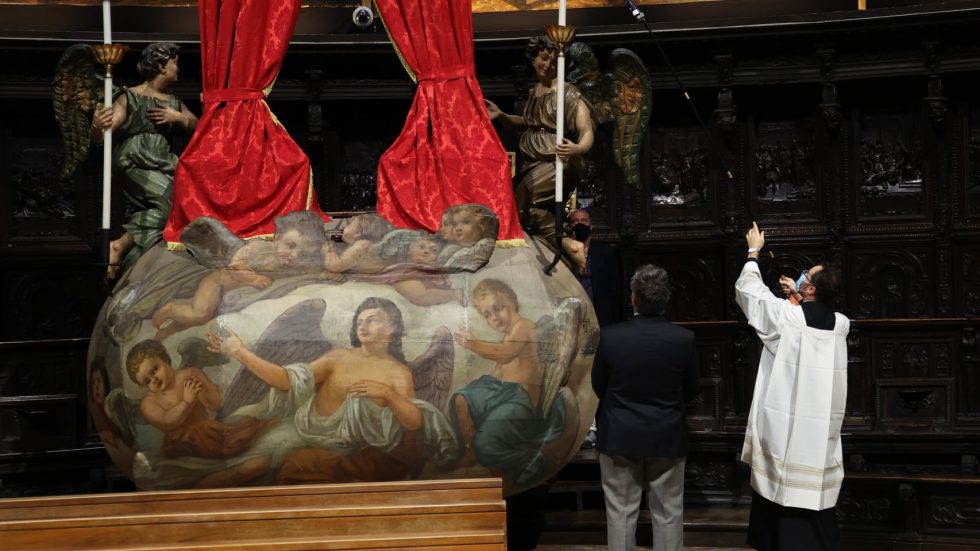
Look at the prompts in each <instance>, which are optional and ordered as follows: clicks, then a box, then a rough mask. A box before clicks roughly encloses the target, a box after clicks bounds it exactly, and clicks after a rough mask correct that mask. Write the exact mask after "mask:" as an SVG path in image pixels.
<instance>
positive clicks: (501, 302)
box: [449, 278, 580, 485]
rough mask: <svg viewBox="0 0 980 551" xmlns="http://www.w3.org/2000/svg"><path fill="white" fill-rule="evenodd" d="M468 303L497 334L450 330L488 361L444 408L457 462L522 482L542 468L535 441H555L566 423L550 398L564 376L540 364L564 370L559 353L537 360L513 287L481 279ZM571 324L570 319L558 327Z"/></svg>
mask: <svg viewBox="0 0 980 551" xmlns="http://www.w3.org/2000/svg"><path fill="white" fill-rule="evenodd" d="M472 304H473V307H474V308H475V309H476V310H477V312H479V313H480V315H481V316H483V318H484V319H485V320H486V322H487V324H488V325H489V326H490V327H491V328H492V329H493V330H494V331H496V332H498V333H500V334H501V335H503V338H502V339H501V340H500V341H499V342H497V341H489V340H482V339H478V338H476V336H475V335H474V334H473V333H472V331H469V330H463V329H461V330H458V331H456V332H454V333H453V337H454V339H455V341H456V343H457V344H458V345H460V346H462V347H464V348H466V349H468V350H471V351H473V352H475V353H476V354H478V355H479V356H482V357H484V358H486V359H488V360H492V361H493V362H494V368H493V370H492V371H491V372H490V374H489V375H483V376H482V377H480V378H479V379H477V380H475V381H473V382H471V383H470V384H468V385H466V386H465V387H463V388H461V389H460V390H458V391H457V392H456V393H455V394H454V395H453V398H452V403H451V408H450V410H449V412H450V416H451V418H452V420H453V422H454V425H455V428H456V429H457V430H458V431H459V434H460V437H461V440H462V442H463V446H464V454H463V462H464V463H474V462H478V463H479V464H481V465H483V466H485V467H488V468H490V469H492V470H495V471H499V472H500V473H501V474H502V475H503V476H504V479H505V483H509V484H516V485H527V484H528V483H529V482H530V481H532V480H536V479H539V478H540V477H541V476H542V474H543V473H544V472H545V468H546V466H545V461H546V459H545V455H546V454H545V453H544V451H543V448H544V446H546V445H547V444H549V443H551V442H553V441H556V440H558V438H559V436H561V434H562V432H563V430H564V429H565V427H566V420H565V414H566V412H565V404H564V402H563V401H555V397H556V394H557V391H558V389H559V387H560V386H562V385H563V384H564V381H562V379H563V378H564V376H563V375H559V376H558V377H555V376H554V373H548V370H549V369H551V370H554V369H558V370H559V371H563V370H566V369H567V358H566V359H565V360H564V362H555V361H554V360H555V358H551V357H549V358H547V359H548V360H549V363H548V364H546V363H545V362H544V361H542V357H541V355H540V347H539V340H538V328H537V327H536V326H535V324H534V323H533V322H532V321H531V320H529V319H527V318H524V317H522V316H521V314H520V307H519V305H518V300H517V294H516V293H515V292H514V290H513V289H512V288H511V287H510V286H509V285H507V284H506V283H504V282H503V281H501V280H499V279H493V278H488V279H484V280H482V281H480V282H479V283H477V284H476V286H475V287H473V292H472ZM575 306H578V305H575ZM575 306H572V308H573V309H574V310H576V311H577V310H578V308H576V307H575ZM578 317H580V314H579V315H578ZM566 321H568V320H566ZM574 331H575V325H572V326H571V327H570V328H566V332H570V333H574ZM556 363H557V364H558V365H555V364H556Z"/></svg>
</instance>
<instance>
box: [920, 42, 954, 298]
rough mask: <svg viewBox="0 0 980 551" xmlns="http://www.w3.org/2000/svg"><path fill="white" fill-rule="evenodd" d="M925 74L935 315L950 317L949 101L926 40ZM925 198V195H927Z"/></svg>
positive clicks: (936, 54)
mask: <svg viewBox="0 0 980 551" xmlns="http://www.w3.org/2000/svg"><path fill="white" fill-rule="evenodd" d="M922 50H923V54H924V56H925V60H924V61H925V65H926V71H927V73H928V75H929V76H928V81H927V87H926V88H927V93H926V97H925V98H923V99H922V104H923V109H924V111H925V116H926V117H927V119H928V121H929V123H930V125H931V127H932V130H933V132H931V133H926V136H925V145H926V147H928V155H929V157H928V158H929V164H928V169H927V171H926V178H927V180H926V182H927V185H928V187H929V188H931V192H932V193H931V195H932V196H933V197H935V203H934V204H935V205H936V211H935V214H934V215H933V216H934V218H933V219H934V223H935V227H936V275H937V277H936V281H937V288H936V314H937V315H940V316H944V315H950V313H951V312H952V307H953V291H952V281H951V278H952V272H953V270H952V262H953V260H952V244H951V239H950V233H951V231H952V202H951V199H952V196H953V190H952V189H950V178H949V144H950V140H949V136H948V132H949V125H948V124H947V122H948V116H947V115H948V113H949V108H948V103H949V102H948V100H947V99H946V97H945V96H944V94H943V78H942V74H941V65H942V59H941V57H940V48H939V43H938V42H935V41H926V42H923V43H922ZM927 196H928V195H927Z"/></svg>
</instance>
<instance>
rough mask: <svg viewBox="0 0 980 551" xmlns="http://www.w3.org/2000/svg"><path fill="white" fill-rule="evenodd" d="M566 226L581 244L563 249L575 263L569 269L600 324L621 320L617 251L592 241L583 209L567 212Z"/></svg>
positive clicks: (620, 282) (620, 281) (588, 218)
mask: <svg viewBox="0 0 980 551" xmlns="http://www.w3.org/2000/svg"><path fill="white" fill-rule="evenodd" d="M568 227H569V228H570V229H571V231H572V235H573V236H574V237H575V241H577V242H579V243H581V244H582V246H581V247H577V246H576V247H574V249H575V250H574V251H570V250H569V249H567V248H566V251H567V252H569V253H570V255H571V256H572V260H573V261H574V263H575V265H576V269H575V270H572V271H573V272H574V273H575V277H577V278H578V280H579V283H581V284H582V287H583V288H584V289H585V292H586V293H587V294H588V295H589V300H591V301H592V306H593V307H594V308H595V314H596V317H597V318H598V319H599V327H603V326H606V325H609V324H611V323H616V322H617V321H619V320H620V319H622V310H623V305H622V301H623V283H622V279H623V272H622V267H621V266H620V261H619V251H617V250H616V249H615V248H613V247H612V246H610V245H608V244H606V243H600V242H597V241H592V218H591V217H590V216H589V211H587V210H585V209H575V210H573V211H572V212H571V214H569V215H568ZM571 244H573V245H574V242H572V243H571Z"/></svg>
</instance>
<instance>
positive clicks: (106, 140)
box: [102, 0, 112, 230]
mask: <svg viewBox="0 0 980 551" xmlns="http://www.w3.org/2000/svg"><path fill="white" fill-rule="evenodd" d="M102 43H103V44H112V18H111V17H110V16H109V0H102ZM104 94H105V103H104V105H105V106H106V108H107V109H112V73H111V72H109V71H106V76H105V89H104ZM102 143H103V150H102V229H103V230H108V229H109V211H110V207H111V206H112V128H111V127H110V128H109V129H107V130H106V131H105V132H104V133H103V134H102Z"/></svg>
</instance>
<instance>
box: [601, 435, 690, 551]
mask: <svg viewBox="0 0 980 551" xmlns="http://www.w3.org/2000/svg"><path fill="white" fill-rule="evenodd" d="M684 463H685V458H683V457H676V458H675V457H648V458H643V459H632V458H627V457H619V456H609V455H606V454H603V453H600V454H599V467H600V469H601V470H602V492H603V494H605V497H606V538H607V543H608V545H609V549H610V550H611V551H632V550H634V549H636V520H637V518H638V517H639V515H640V499H641V496H642V494H643V490H646V492H647V506H649V507H650V518H651V520H652V522H653V550H654V551H682V550H683V548H684Z"/></svg>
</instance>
